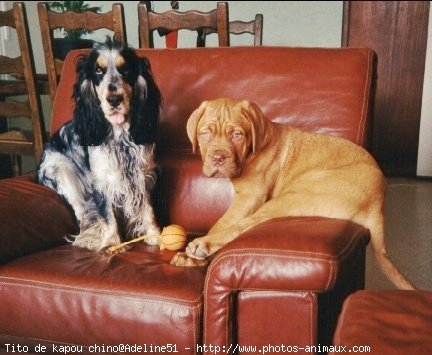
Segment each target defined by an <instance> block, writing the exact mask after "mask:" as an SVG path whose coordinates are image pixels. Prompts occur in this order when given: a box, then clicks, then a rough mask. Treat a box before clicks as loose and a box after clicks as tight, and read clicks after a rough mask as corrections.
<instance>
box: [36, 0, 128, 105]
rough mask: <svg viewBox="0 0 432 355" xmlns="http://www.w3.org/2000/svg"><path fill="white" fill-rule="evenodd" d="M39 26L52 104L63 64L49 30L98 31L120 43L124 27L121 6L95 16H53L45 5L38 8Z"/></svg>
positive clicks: (67, 12)
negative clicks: (110, 33) (107, 34)
mask: <svg viewBox="0 0 432 355" xmlns="http://www.w3.org/2000/svg"><path fill="white" fill-rule="evenodd" d="M38 13H39V24H40V29H41V35H42V44H43V48H44V52H45V64H46V70H47V75H48V84H49V88H50V96H51V99H52V100H54V97H55V93H56V90H57V85H58V80H59V77H60V74H61V71H62V68H63V60H61V59H59V58H57V57H55V54H54V53H55V52H54V37H53V30H54V29H56V28H65V29H70V30H76V29H80V28H81V29H86V30H90V31H94V30H98V29H101V28H104V29H108V30H111V31H113V33H114V37H115V38H116V39H117V40H119V41H122V42H124V43H126V42H127V39H126V27H125V21H124V11H123V5H122V4H113V6H112V11H109V12H106V13H103V14H99V13H94V12H91V11H86V12H81V13H78V12H73V11H66V12H62V13H59V12H55V11H51V10H49V6H48V4H47V3H39V4H38Z"/></svg>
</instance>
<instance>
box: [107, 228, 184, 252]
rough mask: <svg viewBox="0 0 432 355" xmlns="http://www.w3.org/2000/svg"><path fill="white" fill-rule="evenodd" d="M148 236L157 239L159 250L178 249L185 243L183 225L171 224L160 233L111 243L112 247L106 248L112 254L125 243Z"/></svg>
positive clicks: (147, 237)
mask: <svg viewBox="0 0 432 355" xmlns="http://www.w3.org/2000/svg"><path fill="white" fill-rule="evenodd" d="M150 238H153V239H157V243H155V244H159V247H160V250H163V249H168V250H179V249H181V248H183V247H184V245H185V244H186V240H187V233H186V230H185V229H184V228H183V227H180V226H178V225H176V224H171V225H169V226H167V227H165V228H164V229H163V230H162V233H161V235H143V236H141V237H138V238H135V239H132V240H129V241H127V242H124V243H121V244H117V245H113V246H112V247H110V248H108V252H109V253H112V254H113V253H116V252H117V251H119V250H120V249H122V248H123V247H125V246H127V245H130V244H134V243H138V242H141V241H145V240H146V239H150ZM152 244H153V243H152Z"/></svg>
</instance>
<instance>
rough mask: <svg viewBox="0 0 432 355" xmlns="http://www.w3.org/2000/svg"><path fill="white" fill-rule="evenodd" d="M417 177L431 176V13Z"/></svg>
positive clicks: (430, 14) (431, 12) (430, 13)
mask: <svg viewBox="0 0 432 355" xmlns="http://www.w3.org/2000/svg"><path fill="white" fill-rule="evenodd" d="M417 175H419V176H432V11H430V12H429V33H428V43H427V50H426V68H425V74H424V82H423V101H422V110H421V121H420V140H419V150H418V160H417Z"/></svg>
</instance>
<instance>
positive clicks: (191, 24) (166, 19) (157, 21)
mask: <svg viewBox="0 0 432 355" xmlns="http://www.w3.org/2000/svg"><path fill="white" fill-rule="evenodd" d="M138 20H139V38H140V44H139V46H140V48H153V43H152V42H153V41H152V39H153V31H155V30H158V29H163V30H167V31H178V30H181V29H186V30H191V31H197V30H198V29H200V28H203V27H205V28H211V29H213V30H214V32H216V33H217V34H218V36H219V46H221V47H222V46H229V31H228V3H227V2H218V3H217V8H216V9H215V10H212V11H210V12H200V11H195V10H191V11H185V12H180V11H175V10H170V11H167V12H164V13H157V12H153V11H148V10H147V7H146V5H145V4H143V3H140V4H138Z"/></svg>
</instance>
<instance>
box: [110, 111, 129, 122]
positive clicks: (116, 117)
mask: <svg viewBox="0 0 432 355" xmlns="http://www.w3.org/2000/svg"><path fill="white" fill-rule="evenodd" d="M108 119H109V121H110V122H111V123H115V124H118V125H120V124H122V123H123V122H124V121H125V116H124V115H122V114H121V113H119V112H116V113H113V114H112V115H110V116H108Z"/></svg>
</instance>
